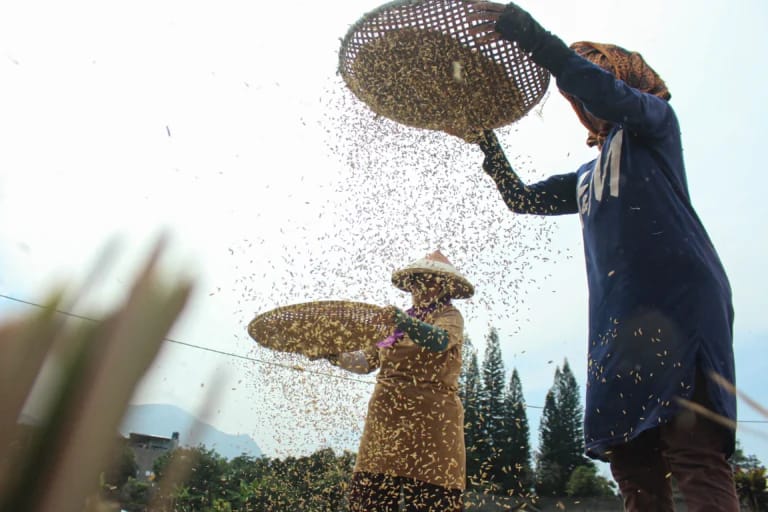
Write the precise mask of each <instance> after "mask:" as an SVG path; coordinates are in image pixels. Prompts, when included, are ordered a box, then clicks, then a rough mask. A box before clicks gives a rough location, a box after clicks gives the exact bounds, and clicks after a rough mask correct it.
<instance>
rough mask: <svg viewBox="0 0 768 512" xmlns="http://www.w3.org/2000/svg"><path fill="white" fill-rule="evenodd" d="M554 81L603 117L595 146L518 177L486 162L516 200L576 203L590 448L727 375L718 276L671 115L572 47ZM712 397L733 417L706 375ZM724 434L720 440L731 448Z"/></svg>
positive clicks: (546, 209) (544, 207) (550, 205)
mask: <svg viewBox="0 0 768 512" xmlns="http://www.w3.org/2000/svg"><path fill="white" fill-rule="evenodd" d="M558 68H559V69H558V70H557V71H556V75H555V77H556V79H557V85H558V86H559V87H560V89H561V90H562V91H564V92H566V93H568V94H569V95H571V96H574V97H576V98H577V99H579V100H580V101H581V102H582V103H583V105H584V106H585V107H586V109H587V110H588V111H589V112H590V113H592V114H593V115H595V116H596V117H598V118H600V119H603V120H606V121H610V122H612V123H613V128H612V129H611V131H610V132H609V134H608V136H607V139H606V141H605V143H604V144H603V146H602V148H601V150H600V154H599V155H598V157H597V158H596V159H595V160H593V161H591V162H588V163H586V164H584V165H582V166H581V167H579V169H578V170H577V171H576V172H572V173H568V174H563V175H558V176H553V177H551V178H549V179H547V180H545V181H542V182H540V183H536V184H533V185H525V184H524V183H523V182H522V181H521V180H520V179H519V178H518V177H517V176H516V175H515V173H514V171H513V170H512V168H511V167H510V166H509V164H508V162H507V160H506V158H505V157H504V155H503V153H502V152H501V150H500V148H498V147H496V148H484V150H485V151H486V155H487V156H486V159H485V162H484V164H483V165H484V168H485V170H486V172H488V174H490V175H491V176H492V177H493V179H494V181H495V182H496V184H497V186H498V188H499V191H500V192H501V195H502V198H503V199H504V201H505V203H506V204H507V205H508V206H509V207H510V209H512V210H513V211H515V212H518V213H533V214H539V215H560V214H570V213H578V214H579V215H580V218H581V224H582V232H583V239H584V252H585V260H586V266H587V278H588V284H589V340H588V341H589V364H588V379H587V393H586V406H585V428H584V432H585V437H586V448H587V452H588V454H589V455H591V456H593V457H598V458H605V452H606V450H607V449H609V448H610V446H612V445H616V444H619V443H621V442H624V441H628V440H630V439H632V438H634V437H635V436H637V435H638V434H639V433H641V432H643V431H645V430H647V429H650V428H653V427H656V426H659V425H661V424H663V423H666V422H668V421H670V420H671V419H672V418H673V416H674V415H675V414H676V413H677V412H679V405H678V403H677V401H676V398H677V397H682V398H686V399H690V398H691V396H692V393H693V385H694V382H695V377H696V372H697V371H701V372H703V373H704V374H705V375H709V374H710V373H711V372H715V373H717V374H719V375H721V376H723V377H724V378H726V379H727V380H729V381H731V382H734V380H735V370H734V361H733V348H732V324H733V309H732V302H731V290H730V285H729V283H728V278H727V276H726V274H725V271H724V269H723V267H722V265H721V263H720V260H719V258H718V255H717V253H716V251H715V248H714V247H713V245H712V243H711V241H710V239H709V236H708V235H707V232H706V230H705V229H704V226H703V225H702V223H701V221H700V220H699V218H698V216H697V214H696V212H695V210H694V208H693V206H692V205H691V200H690V196H689V193H688V185H687V182H686V175H685V166H684V163H683V152H682V145H681V139H680V128H679V125H678V121H677V117H676V116H675V113H674V111H673V109H672V107H671V106H670V105H669V103H668V102H667V101H665V100H663V99H660V98H657V97H656V96H653V95H650V94H645V93H642V92H640V91H638V90H636V89H633V88H631V87H629V86H627V85H626V84H625V83H624V82H622V81H621V80H617V79H616V78H615V77H614V76H613V75H611V74H610V73H608V72H606V71H604V70H603V69H601V68H599V67H598V66H595V65H593V64H592V63H590V62H588V61H587V60H585V59H582V58H581V57H579V56H577V55H576V54H575V53H573V54H572V55H571V56H569V57H568V58H567V59H566V60H565V61H564V62H563V63H562V66H558ZM707 389H708V393H707V394H708V397H709V400H710V402H711V404H710V407H711V409H713V410H714V412H716V413H718V414H721V415H723V416H725V417H727V418H731V419H735V417H736V401H735V397H734V396H733V395H732V394H730V393H728V392H727V391H726V390H724V389H722V388H720V387H718V386H716V385H715V384H714V383H713V382H708V384H707ZM733 441H734V439H733V436H732V439H731V446H730V449H728V450H727V451H729V452H730V451H731V450H732V449H733Z"/></svg>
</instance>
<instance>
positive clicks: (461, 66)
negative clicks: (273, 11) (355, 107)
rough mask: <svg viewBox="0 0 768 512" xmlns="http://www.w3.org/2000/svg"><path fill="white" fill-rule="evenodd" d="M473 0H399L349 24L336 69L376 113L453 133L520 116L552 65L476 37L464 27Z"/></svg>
mask: <svg viewBox="0 0 768 512" xmlns="http://www.w3.org/2000/svg"><path fill="white" fill-rule="evenodd" d="M472 9H473V8H472V4H471V3H468V2H464V1H462V0H416V1H414V0H399V1H395V2H391V3H388V4H385V5H382V6H381V7H379V8H378V9H376V10H374V11H371V12H369V13H367V14H366V15H365V16H363V17H362V18H361V19H360V20H359V21H357V23H355V24H354V25H353V26H352V27H351V28H350V29H349V31H348V32H347V35H346V36H345V38H344V39H343V41H342V44H341V50H340V54H339V73H340V74H341V76H342V78H343V79H344V81H345V82H346V84H347V86H348V87H349V88H350V89H351V90H352V92H353V93H354V94H355V95H356V96H357V97H358V98H359V99H360V100H362V101H363V102H365V103H366V104H367V105H368V106H369V107H370V108H371V110H373V111H374V112H375V113H377V114H380V115H382V116H385V117H387V118H390V119H393V120H395V121H397V122H399V123H402V124H405V125H408V126H414V127H417V128H428V129H435V130H443V131H447V132H449V133H452V134H454V135H462V134H470V133H473V132H477V131H479V130H482V129H493V128H498V127H500V126H504V125H506V124H509V123H512V122H514V121H517V120H518V119H520V118H521V117H523V116H524V115H525V114H527V113H528V112H529V111H530V110H531V108H533V106H534V105H536V104H537V103H538V102H539V101H540V100H541V98H542V97H543V96H544V93H545V92H546V90H547V87H548V85H549V72H547V71H546V70H545V69H543V68H541V67H539V66H538V65H536V64H535V63H534V62H533V61H532V60H530V58H529V56H528V55H527V54H526V53H525V52H524V51H522V50H521V49H520V48H518V47H517V44H516V43H512V42H509V41H505V40H499V41H493V42H489V43H483V44H479V43H477V42H476V41H475V39H474V37H473V36H472V35H470V34H468V33H467V29H468V28H469V27H470V26H471V22H470V21H468V20H467V15H468V14H470V13H471V12H472Z"/></svg>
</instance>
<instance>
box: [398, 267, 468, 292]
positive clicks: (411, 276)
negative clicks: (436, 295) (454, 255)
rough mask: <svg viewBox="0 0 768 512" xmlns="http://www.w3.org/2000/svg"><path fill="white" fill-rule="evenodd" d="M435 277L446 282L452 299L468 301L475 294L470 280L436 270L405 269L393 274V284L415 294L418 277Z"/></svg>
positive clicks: (421, 268)
mask: <svg viewBox="0 0 768 512" xmlns="http://www.w3.org/2000/svg"><path fill="white" fill-rule="evenodd" d="M423 275H433V276H436V277H439V278H441V279H444V280H445V283H446V284H445V285H444V286H445V288H447V294H448V295H449V296H450V297H451V298H452V299H468V298H470V297H472V295H474V294H475V287H474V286H472V283H470V282H469V280H468V279H467V278H466V277H464V276H462V275H460V274H457V273H454V272H447V271H443V270H439V269H434V268H424V267H417V268H413V267H412V268H404V269H402V270H398V271H396V272H394V273H393V274H392V284H393V285H395V286H396V287H397V288H399V289H400V290H403V291H404V292H408V293H411V292H413V285H414V282H415V277H416V276H423Z"/></svg>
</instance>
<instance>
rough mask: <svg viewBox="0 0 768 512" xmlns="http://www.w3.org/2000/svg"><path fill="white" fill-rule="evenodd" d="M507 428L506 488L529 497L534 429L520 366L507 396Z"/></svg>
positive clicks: (504, 451) (504, 447) (503, 481)
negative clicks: (529, 425) (530, 425)
mask: <svg viewBox="0 0 768 512" xmlns="http://www.w3.org/2000/svg"><path fill="white" fill-rule="evenodd" d="M503 429H504V433H505V436H504V438H503V440H502V444H501V446H500V450H501V457H500V459H501V460H500V462H501V468H502V479H501V485H502V488H503V489H504V490H505V491H506V492H507V493H508V494H516V495H519V496H527V495H528V494H529V493H530V490H531V487H532V485H533V471H532V469H531V443H530V439H529V436H530V429H529V427H528V415H527V412H526V409H525V398H524V397H523V386H522V384H521V383H520V376H519V375H518V373H517V369H516V368H515V369H513V370H512V376H511V377H510V379H509V386H508V387H507V392H506V393H505V395H504V422H503Z"/></svg>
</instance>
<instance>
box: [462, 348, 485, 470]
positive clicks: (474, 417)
mask: <svg viewBox="0 0 768 512" xmlns="http://www.w3.org/2000/svg"><path fill="white" fill-rule="evenodd" d="M480 384H481V383H480V371H479V369H478V364H477V350H476V349H475V347H474V346H473V345H472V342H471V341H470V340H469V338H468V337H467V336H466V335H465V337H464V346H463V348H462V364H461V375H460V376H459V396H460V397H461V405H462V406H463V407H464V445H465V447H466V454H467V484H468V485H469V484H471V483H472V482H476V481H477V476H478V473H479V469H480V462H479V457H478V444H477V440H478V438H479V436H480V428H481V425H480V398H479V394H480Z"/></svg>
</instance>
